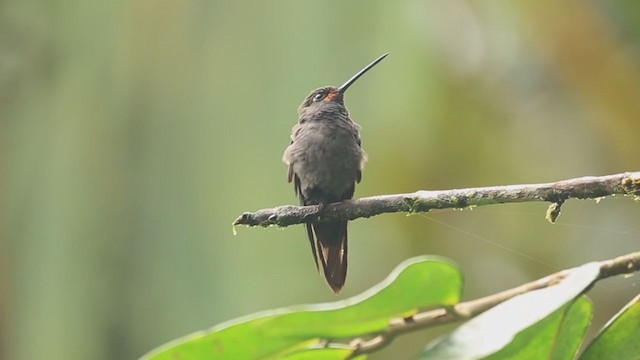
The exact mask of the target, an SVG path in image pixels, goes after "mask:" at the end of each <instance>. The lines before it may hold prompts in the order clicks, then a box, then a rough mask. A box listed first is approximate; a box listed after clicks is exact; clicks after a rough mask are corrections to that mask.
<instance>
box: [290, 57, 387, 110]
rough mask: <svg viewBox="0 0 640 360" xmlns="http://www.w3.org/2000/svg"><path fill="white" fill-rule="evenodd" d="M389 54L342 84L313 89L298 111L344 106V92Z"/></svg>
mask: <svg viewBox="0 0 640 360" xmlns="http://www.w3.org/2000/svg"><path fill="white" fill-rule="evenodd" d="M387 55H389V54H388V53H387V54H384V55H382V56H380V57H378V58H377V59H375V60H374V61H373V62H372V63H371V64H369V65H367V66H365V68H364V69H362V70H360V71H358V73H357V74H355V75H353V76H352V77H351V79H349V80H347V82H345V83H344V84H343V85H342V86H340V87H338V88H336V87H333V86H325V87H321V88H319V89H316V90H313V91H312V92H311V94H309V95H307V97H306V98H305V99H304V101H303V102H302V104H300V107H299V108H298V112H299V113H300V114H302V113H304V112H308V111H313V110H316V109H321V108H325V107H334V106H339V107H340V106H341V107H344V93H345V91H347V89H348V88H349V86H351V85H352V84H353V83H354V82H356V80H358V78H360V76H362V75H364V73H366V72H367V71H369V70H370V69H371V68H372V67H374V66H376V64H378V63H379V62H380V61H382V59H384V58H385V57H386V56H387Z"/></svg>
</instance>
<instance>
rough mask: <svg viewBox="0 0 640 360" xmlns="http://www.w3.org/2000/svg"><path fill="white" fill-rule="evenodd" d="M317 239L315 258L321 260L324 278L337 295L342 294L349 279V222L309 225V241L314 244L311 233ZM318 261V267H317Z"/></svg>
mask: <svg viewBox="0 0 640 360" xmlns="http://www.w3.org/2000/svg"><path fill="white" fill-rule="evenodd" d="M311 228H312V229H313V234H315V238H316V244H315V245H316V248H315V249H313V250H314V251H313V252H314V257H315V256H316V254H317V256H318V257H319V258H320V264H321V265H322V270H323V272H324V277H325V279H326V280H327V283H328V284H329V286H330V287H331V290H333V292H335V293H336V294H337V293H338V292H340V289H342V286H344V282H345V279H346V278H347V222H346V221H336V222H325V223H314V224H310V226H309V225H308V228H307V230H308V233H309V234H308V235H309V241H311V242H313V239H311V236H313V234H312V232H311ZM317 262H318V261H317V259H316V265H317Z"/></svg>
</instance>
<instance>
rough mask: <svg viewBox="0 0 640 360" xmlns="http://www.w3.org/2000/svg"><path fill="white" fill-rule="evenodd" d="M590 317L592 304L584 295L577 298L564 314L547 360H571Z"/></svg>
mask: <svg viewBox="0 0 640 360" xmlns="http://www.w3.org/2000/svg"><path fill="white" fill-rule="evenodd" d="M592 317H593V303H592V302H591V301H590V300H589V299H588V298H587V297H586V296H584V295H583V296H581V297H579V298H578V299H577V300H576V301H575V302H574V303H573V304H572V305H571V307H569V309H568V310H567V311H566V312H565V313H564V319H563V321H562V325H560V329H559V331H558V334H557V336H556V338H555V340H554V344H553V349H552V350H551V355H550V356H549V359H556V360H561V359H573V358H574V357H575V356H576V354H577V353H578V349H579V348H580V344H582V340H583V339H584V335H585V334H586V332H587V329H588V328H589V324H591V318H592Z"/></svg>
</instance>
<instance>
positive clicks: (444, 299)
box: [143, 256, 463, 360]
mask: <svg viewBox="0 0 640 360" xmlns="http://www.w3.org/2000/svg"><path fill="white" fill-rule="evenodd" d="M462 283H463V280H462V274H461V273H460V271H459V270H458V268H457V266H456V265H454V264H453V263H451V262H450V261H448V260H444V259H441V258H435V257H427V256H421V257H416V258H412V259H408V260H406V261H404V262H403V263H401V264H400V265H399V266H398V267H397V268H396V269H395V270H394V271H393V272H392V273H391V274H390V275H389V277H387V278H386V279H385V280H384V281H382V282H381V283H380V284H378V285H376V286H374V287H372V288H371V289H369V290H367V291H366V292H364V293H362V294H360V295H358V296H355V297H352V298H349V299H346V300H343V301H337V302H333V303H325V304H318V305H306V306H298V307H292V308H284V309H278V310H270V311H266V312H263V313H259V314H254V315H250V316H247V317H244V318H242V319H237V320H233V321H230V322H227V323H224V324H221V325H218V326H215V327H213V328H212V329H210V330H207V331H201V332H198V333H195V334H191V335H189V336H187V337H185V338H182V339H178V340H175V341H174V342H171V343H169V344H166V345H164V346H161V347H160V348H158V349H156V350H154V351H152V352H150V353H149V354H147V355H145V356H144V357H143V359H154V360H161V359H177V358H178V359H181V360H185V359H210V358H216V359H271V358H282V357H286V356H289V355H291V356H294V355H295V356H303V355H302V351H303V350H307V349H310V351H311V352H316V351H318V349H317V348H318V347H320V346H321V345H322V342H323V341H322V340H323V339H341V338H351V337H358V336H362V335H366V334H371V333H375V332H380V331H384V330H386V329H387V327H388V324H389V320H390V319H393V318H398V317H406V316H410V315H413V314H415V313H417V312H418V311H419V310H420V309H424V308H429V307H436V306H450V305H454V304H456V303H458V302H459V301H460V296H461V291H462ZM334 349H335V348H331V350H332V351H333V350H334ZM340 350H344V349H340ZM337 352H339V351H338V350H335V352H333V353H334V354H335V353H337ZM310 354H311V353H310ZM305 356H306V355H305ZM310 356H311V355H310ZM297 358H300V357H297Z"/></svg>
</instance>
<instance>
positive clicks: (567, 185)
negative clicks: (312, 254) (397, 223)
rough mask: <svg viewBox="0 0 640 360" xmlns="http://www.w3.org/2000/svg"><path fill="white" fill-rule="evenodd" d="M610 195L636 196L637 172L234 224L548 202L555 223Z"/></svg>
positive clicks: (288, 210) (309, 210)
mask: <svg viewBox="0 0 640 360" xmlns="http://www.w3.org/2000/svg"><path fill="white" fill-rule="evenodd" d="M612 195H630V196H636V197H637V196H640V172H626V173H622V174H615V175H606V176H585V177H580V178H575V179H568V180H562V181H556V182H551V183H542V184H525V185H505V186H491V187H480V188H469V189H454V190H437V191H427V190H421V191H417V192H414V193H409V194H393V195H380V196H371V197H364V198H360V199H354V200H345V201H342V202H339V203H334V204H328V205H326V206H323V207H320V206H315V205H314V206H293V205H285V206H279V207H276V208H271V209H262V210H258V211H255V212H245V213H243V214H242V215H241V216H240V217H238V218H237V219H236V220H235V221H234V222H233V225H234V226H236V225H247V226H265V227H266V226H271V225H276V226H282V227H285V226H289V225H294V224H301V223H307V222H325V221H335V220H354V219H358V218H368V217H371V216H375V215H380V214H384V213H395V212H404V213H419V212H428V211H431V210H434V209H451V208H459V209H460V208H466V207H472V206H483V205H492V204H505V203H519V202H531V201H545V202H550V203H551V206H550V207H549V210H548V211H547V219H549V221H551V222H554V221H555V219H556V218H557V217H558V215H559V214H560V209H561V206H562V204H563V203H564V202H565V201H566V200H568V199H598V198H602V197H605V196H612Z"/></svg>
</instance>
